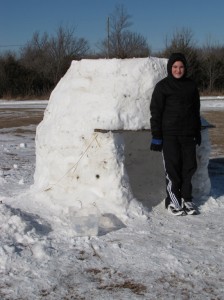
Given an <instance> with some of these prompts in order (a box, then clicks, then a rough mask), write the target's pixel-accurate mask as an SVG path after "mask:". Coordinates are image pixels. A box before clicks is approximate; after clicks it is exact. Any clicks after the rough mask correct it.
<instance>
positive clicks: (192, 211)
mask: <svg viewBox="0 0 224 300" xmlns="http://www.w3.org/2000/svg"><path fill="white" fill-rule="evenodd" d="M183 210H184V211H185V212H186V214H188V215H197V214H198V213H197V210H196V207H195V205H194V203H193V202H185V201H184V202H183Z"/></svg>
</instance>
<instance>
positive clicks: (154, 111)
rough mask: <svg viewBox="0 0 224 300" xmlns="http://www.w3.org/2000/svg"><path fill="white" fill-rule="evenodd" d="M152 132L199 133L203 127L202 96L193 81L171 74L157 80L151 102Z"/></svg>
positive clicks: (154, 134) (161, 134) (159, 135)
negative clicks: (201, 113)
mask: <svg viewBox="0 0 224 300" xmlns="http://www.w3.org/2000/svg"><path fill="white" fill-rule="evenodd" d="M150 111H151V119H150V122H151V131H152V136H153V137H156V138H162V137H163V136H166V135H181V136H183V135H184V136H198V135H199V134H200V129H201V121H200V97H199V92H198V89H197V86H196V84H195V82H194V81H192V80H191V79H189V78H186V77H185V76H184V77H183V78H180V79H176V78H174V77H173V76H172V75H171V72H170V70H168V76H167V77H166V78H164V79H162V80H161V81H160V82H158V83H157V84H156V86H155V89H154V92H153V94H152V100H151V104H150Z"/></svg>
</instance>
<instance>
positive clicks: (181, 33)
mask: <svg viewBox="0 0 224 300" xmlns="http://www.w3.org/2000/svg"><path fill="white" fill-rule="evenodd" d="M173 52H181V53H183V54H184V55H185V56H186V58H187V61H188V63H189V68H188V75H189V76H191V77H193V78H194V79H195V80H196V81H198V80H199V79H198V78H199V73H200V67H199V59H198V50H197V48H196V43H195V41H194V39H193V32H192V30H191V29H189V28H185V27H183V28H181V29H179V30H176V31H175V32H174V33H173V35H172V37H171V38H168V37H166V40H165V49H164V51H163V52H162V53H161V54H160V55H161V56H163V57H167V58H168V57H169V56H170V54H171V53H173Z"/></svg>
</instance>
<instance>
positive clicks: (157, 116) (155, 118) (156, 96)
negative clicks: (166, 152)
mask: <svg viewBox="0 0 224 300" xmlns="http://www.w3.org/2000/svg"><path fill="white" fill-rule="evenodd" d="M164 103H165V99H164V95H163V93H162V92H161V89H160V86H159V85H158V84H157V85H156V86H155V89H154V91H153V94H152V99H151V103H150V112H151V118H150V124H151V132H152V141H151V147H150V149H151V150H153V151H162V143H163V134H162V115H163V110H164Z"/></svg>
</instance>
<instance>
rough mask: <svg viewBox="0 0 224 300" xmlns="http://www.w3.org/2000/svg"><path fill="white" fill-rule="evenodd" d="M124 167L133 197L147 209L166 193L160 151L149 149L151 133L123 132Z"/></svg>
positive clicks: (156, 203) (157, 202) (158, 201)
mask: <svg viewBox="0 0 224 300" xmlns="http://www.w3.org/2000/svg"><path fill="white" fill-rule="evenodd" d="M123 138H124V143H125V168H126V171H127V173H128V176H129V181H130V185H131V188H132V192H133V195H134V197H135V198H136V199H137V200H138V201H140V202H141V203H142V204H143V205H144V206H145V207H147V208H148V210H151V209H152V207H153V206H156V205H158V204H159V203H160V202H161V201H162V200H163V199H164V198H165V195H166V188H165V175H164V167H163V161H162V154H161V152H154V151H150V141H151V133H150V132H148V131H142V132H139V131H138V132H129V131H128V132H124V133H123Z"/></svg>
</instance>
